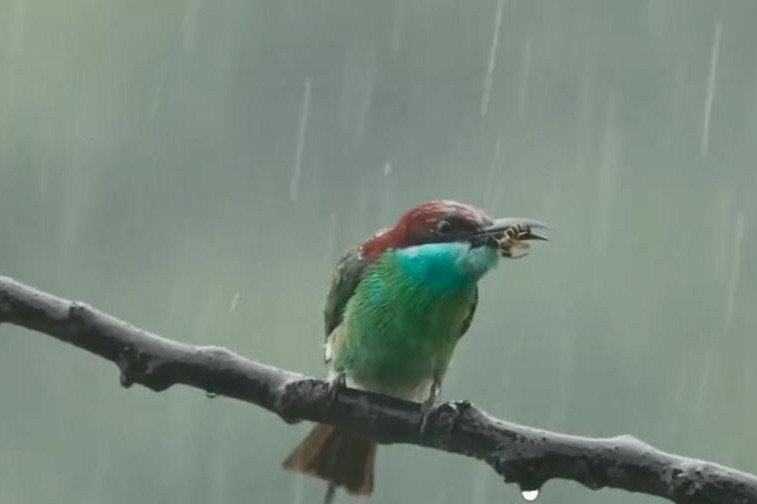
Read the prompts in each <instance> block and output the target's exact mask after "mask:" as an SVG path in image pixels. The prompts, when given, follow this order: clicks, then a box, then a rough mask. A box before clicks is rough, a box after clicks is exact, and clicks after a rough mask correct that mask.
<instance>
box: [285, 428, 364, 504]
mask: <svg viewBox="0 0 757 504" xmlns="http://www.w3.org/2000/svg"><path fill="white" fill-rule="evenodd" d="M375 457H376V443H374V442H373V441H370V440H369V439H366V438H364V437H362V436H360V435H357V434H353V433H351V432H346V431H342V430H338V429H335V428H334V427H332V426H331V425H324V424H318V425H316V426H315V427H314V428H313V430H312V431H310V434H308V436H307V437H306V438H305V439H304V440H303V441H302V443H300V444H299V445H298V446H297V448H295V449H294V450H293V451H292V453H290V454H289V456H288V457H287V458H286V460H284V462H283V463H282V465H283V466H284V469H289V470H291V471H299V472H302V473H305V474H308V475H310V476H315V477H316V478H321V479H323V480H326V481H328V482H329V491H328V493H327V494H326V500H327V502H328V501H329V500H330V497H332V496H333V492H334V490H335V488H336V487H340V486H341V487H344V488H345V490H347V492H348V493H350V494H352V495H370V494H371V492H372V491H373V462H374V459H375Z"/></svg>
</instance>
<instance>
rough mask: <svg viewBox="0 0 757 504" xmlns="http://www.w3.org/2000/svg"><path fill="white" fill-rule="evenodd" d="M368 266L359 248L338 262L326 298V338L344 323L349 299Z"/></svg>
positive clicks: (324, 316) (324, 317) (324, 314)
mask: <svg viewBox="0 0 757 504" xmlns="http://www.w3.org/2000/svg"><path fill="white" fill-rule="evenodd" d="M367 266H368V261H367V260H366V259H365V258H364V257H363V254H361V253H360V251H359V250H358V249H353V250H350V251H349V252H347V253H346V254H345V255H344V257H342V258H341V259H340V260H339V262H338V263H337V265H336V271H335V272H334V276H333V278H332V279H331V289H330V290H329V295H328V297H327V298H326V308H325V309H324V310H323V321H324V328H325V329H326V338H328V337H329V334H331V331H333V330H334V329H335V328H336V327H337V326H338V325H339V324H341V323H342V318H343V317H344V308H345V307H346V306H347V301H349V300H350V298H351V297H352V295H353V294H354V293H355V289H356V288H357V285H358V284H359V283H360V280H361V279H362V278H363V273H365V269H366V267H367Z"/></svg>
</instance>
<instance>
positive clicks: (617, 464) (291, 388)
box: [0, 276, 757, 504]
mask: <svg viewBox="0 0 757 504" xmlns="http://www.w3.org/2000/svg"><path fill="white" fill-rule="evenodd" d="M2 323H10V324H15V325H18V326H22V327H26V328H28V329H31V330H34V331H38V332H42V333H45V334H48V335H50V336H52V337H54V338H57V339H59V340H61V341H65V342H67V343H70V344H72V345H75V346H77V347H79V348H82V349H84V350H87V351H88V352H91V353H93V354H96V355H99V356H100V357H103V358H105V359H107V360H109V361H111V362H114V363H115V364H116V365H117V366H118V367H119V369H120V372H121V385H123V386H124V387H129V386H131V385H132V384H134V383H139V384H141V385H144V386H145V387H147V388H149V389H151V390H154V391H156V392H160V391H163V390H165V389H167V388H169V387H171V386H172V385H175V384H183V385H188V386H190V387H195V388H199V389H202V390H205V391H207V392H210V393H213V394H218V395H223V396H226V397H232V398H234V399H239V400H242V401H246V402H249V403H253V404H256V405H258V406H261V407H263V408H265V409H267V410H269V411H272V412H273V413H276V414H277V415H279V416H280V417H281V418H283V419H284V420H285V421H287V422H294V421H297V420H300V419H304V420H311V421H314V422H322V423H328V424H333V425H337V426H339V427H344V428H348V429H352V430H355V431H359V432H361V433H364V434H366V435H367V436H369V437H371V438H373V439H375V440H377V441H379V442H382V443H407V444H414V445H419V446H426V447H429V448H435V449H438V450H444V451H448V452H451V453H458V454H461V455H467V456H469V457H474V458H477V459H479V460H483V461H485V462H486V463H487V464H489V465H490V466H491V467H492V468H493V469H494V470H495V471H496V472H497V473H499V474H500V475H501V476H503V477H504V480H505V482H507V483H517V484H518V485H519V486H520V487H521V489H522V490H532V489H539V488H540V487H541V486H542V485H543V484H544V483H545V482H546V481H548V480H550V479H556V478H559V479H568V480H573V481H576V482H578V483H581V484H582V485H584V486H586V487H588V488H590V489H593V490H596V489H599V488H605V487H611V488H619V489H623V490H628V491H629V492H641V493H645V494H649V495H656V496H659V497H663V498H666V499H668V500H670V501H673V502H676V503H680V504H695V503H696V504H750V503H757V477H755V476H753V475H750V474H747V473H743V472H740V471H737V470H734V469H730V468H727V467H724V466H721V465H717V464H714V463H711V462H705V461H702V460H694V459H690V458H686V457H681V456H678V455H672V454H669V453H665V452H663V451H660V450H658V449H656V448H653V447H652V446H649V445H647V444H645V443H643V442H641V441H639V440H637V439H635V438H633V437H631V436H618V437H614V438H604V439H596V438H587V437H579V436H571V435H567V434H560V433H555V432H549V431H545V430H540V429H536V428H532V427H526V426H522V425H518V424H514V423H510V422H506V421H503V420H499V419H496V418H493V417H491V416H489V415H487V414H486V413H484V412H483V411H481V410H479V409H478V408H477V407H475V406H473V405H471V404H470V403H469V402H467V401H457V402H451V403H444V404H442V405H441V406H440V407H438V408H437V409H436V410H434V412H433V413H432V415H431V417H430V418H429V421H428V425H427V429H426V431H425V432H424V433H421V432H420V429H419V427H420V423H419V405H418V404H416V403H412V402H407V401H402V400H399V399H394V398H391V397H387V396H382V395H378V394H371V393H367V392H361V391H358V390H352V389H344V390H342V391H340V393H339V394H338V395H337V397H336V399H335V400H333V401H332V400H330V395H329V386H328V384H327V383H326V382H324V381H322V380H317V379H314V378H309V377H306V376H303V375H300V374H297V373H293V372H290V371H286V370H283V369H278V368H275V367H271V366H267V365H264V364H260V363H257V362H253V361H250V360H247V359H245V358H243V357H241V356H239V355H237V354H235V353H233V352H231V351H229V350H226V349H224V348H219V347H212V346H193V345H187V344H184V343H179V342H176V341H172V340H168V339H165V338H161V337H160V336H156V335H154V334H151V333H149V332H146V331H144V330H142V329H139V328H137V327H134V326H132V325H130V324H127V323H126V322H123V321H121V320H118V319H116V318H115V317H112V316H110V315H107V314H105V313H102V312H100V311H98V310H95V309H94V308H91V307H90V306H88V305H86V304H83V303H80V302H76V301H73V302H72V301H67V300H64V299H61V298H58V297H56V296H53V295H51V294H47V293H44V292H41V291H38V290H36V289H33V288H31V287H28V286H26V285H23V284H21V283H18V282H16V281H14V280H12V279H10V278H7V277H1V276H0V324H2Z"/></svg>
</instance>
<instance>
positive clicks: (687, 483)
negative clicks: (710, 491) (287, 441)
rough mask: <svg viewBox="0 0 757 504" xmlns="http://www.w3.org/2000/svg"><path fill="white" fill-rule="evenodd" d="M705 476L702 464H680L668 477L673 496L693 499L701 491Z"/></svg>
mask: <svg viewBox="0 0 757 504" xmlns="http://www.w3.org/2000/svg"><path fill="white" fill-rule="evenodd" d="M704 480H705V475H704V469H703V467H702V464H700V463H697V462H693V463H685V462H684V463H682V464H680V466H679V467H676V468H674V469H673V470H672V471H671V475H670V486H671V487H672V488H673V494H674V495H678V496H681V497H693V496H696V495H697V494H699V492H701V491H702V488H703V487H704V483H705V481H704Z"/></svg>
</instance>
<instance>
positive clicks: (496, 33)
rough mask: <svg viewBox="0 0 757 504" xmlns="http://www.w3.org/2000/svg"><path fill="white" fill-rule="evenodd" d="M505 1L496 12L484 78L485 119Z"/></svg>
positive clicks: (498, 4) (482, 100)
mask: <svg viewBox="0 0 757 504" xmlns="http://www.w3.org/2000/svg"><path fill="white" fill-rule="evenodd" d="M504 4H505V2H504V0H499V2H497V9H496V10H495V12H494V34H493V35H492V43H491V46H490V47H489V64H488V65H487V67H486V76H485V77H484V92H483V94H482V96H481V117H484V116H485V115H486V113H487V112H488V111H489V94H490V93H491V90H492V80H493V79H494V68H495V66H496V63H497V46H499V27H500V26H501V25H502V8H503V7H504Z"/></svg>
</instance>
